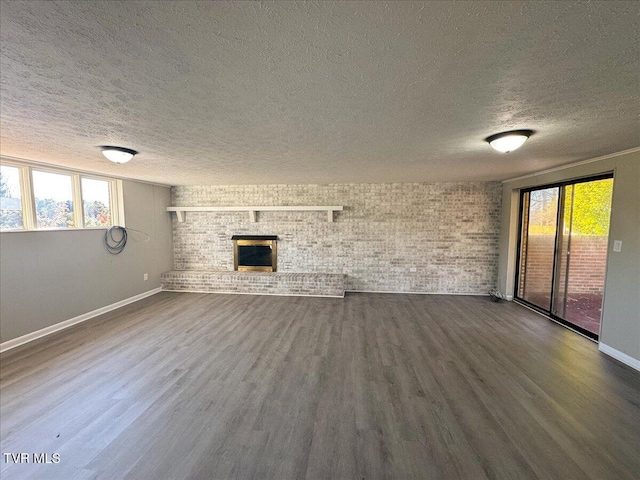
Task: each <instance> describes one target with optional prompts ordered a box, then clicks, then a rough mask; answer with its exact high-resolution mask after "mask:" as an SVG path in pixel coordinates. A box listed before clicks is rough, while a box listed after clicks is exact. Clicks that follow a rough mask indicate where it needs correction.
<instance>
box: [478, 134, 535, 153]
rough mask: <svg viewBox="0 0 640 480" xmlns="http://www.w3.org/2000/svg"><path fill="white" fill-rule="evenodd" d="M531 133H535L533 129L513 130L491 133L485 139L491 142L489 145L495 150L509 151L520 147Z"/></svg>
mask: <svg viewBox="0 0 640 480" xmlns="http://www.w3.org/2000/svg"><path fill="white" fill-rule="evenodd" d="M531 135H533V130H511V131H510V132H502V133H496V134H495V135H491V136H490V137H487V138H485V141H487V142H489V145H491V146H492V147H493V148H494V149H495V150H497V151H499V152H502V153H509V152H513V151H514V150H517V149H518V148H520V147H521V146H522V145H523V144H524V142H526V141H527V139H528V138H529V137H530V136H531Z"/></svg>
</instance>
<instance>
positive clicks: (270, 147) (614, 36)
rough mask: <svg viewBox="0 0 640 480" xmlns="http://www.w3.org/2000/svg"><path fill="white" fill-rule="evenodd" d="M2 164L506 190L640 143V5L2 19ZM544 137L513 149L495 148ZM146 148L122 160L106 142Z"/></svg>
mask: <svg viewBox="0 0 640 480" xmlns="http://www.w3.org/2000/svg"><path fill="white" fill-rule="evenodd" d="M0 12H1V15H0V18H1V24H0V27H1V32H2V33H1V35H2V37H1V44H0V46H1V51H2V57H1V63H0V74H1V80H2V85H1V88H2V89H1V92H0V93H1V102H0V107H1V112H0V113H1V123H0V135H1V138H0V147H1V149H0V153H1V154H2V155H6V156H12V157H19V158H24V159H29V160H34V161H41V162H47V163H52V164H57V165H64V166H67V167H71V168H77V169H82V170H89V171H94V172H100V173H105V174H112V175H117V176H122V177H129V178H137V179H142V180H147V181H152V182H158V183H165V184H171V185H196V184H198V185H199V184H251V183H345V182H414V181H426V182H429V181H453V180H501V179H505V178H509V177H514V176H518V175H522V174H526V173H530V172H534V171H539V170H542V169H546V168H551V167H554V166H558V165H562V164H566V163H571V162H574V161H577V160H582V159H586V158H592V157H596V156H600V155H604V154H608V153H612V152H617V151H621V150H625V149H629V148H633V147H637V146H638V145H640V123H639V114H640V100H639V94H640V43H639V37H638V35H639V31H640V29H639V15H640V3H638V2H615V1H602V2H597V1H590V2H579V1H571V2H561V1H556V2H529V1H527V2H508V1H499V2H483V1H470V2H451V1H446V2H381V1H380V2H363V3H359V2H339V3H330V2H285V1H282V2H277V3H269V2H259V3H257V2H256V3H242V2H187V1H174V2H156V1H146V2H143V1H124V2H117V1H85V0H82V1H73V2H57V1H56V2H54V1H41V2H38V1H28V2H18V1H14V2H4V1H3V2H2V6H1V10H0ZM519 128H530V129H533V130H535V131H536V132H537V133H536V134H535V135H534V136H533V137H532V138H531V139H530V140H529V142H527V143H526V144H525V146H524V147H523V148H522V149H521V150H519V151H517V152H514V153H512V154H509V155H504V154H498V153H496V152H494V151H492V150H491V149H490V147H489V146H488V145H487V144H486V143H485V142H484V141H483V139H484V138H485V137H486V136H488V135H490V134H492V133H496V132H500V131H503V130H508V129H519ZM103 144H113V145H120V146H124V147H130V148H134V149H136V150H139V151H140V154H139V155H138V156H137V157H136V158H135V159H134V160H133V161H131V162H130V163H129V164H126V165H113V164H110V163H109V162H108V161H107V160H106V159H104V158H103V157H102V155H101V154H100V153H99V151H98V150H97V149H96V146H97V145H103Z"/></svg>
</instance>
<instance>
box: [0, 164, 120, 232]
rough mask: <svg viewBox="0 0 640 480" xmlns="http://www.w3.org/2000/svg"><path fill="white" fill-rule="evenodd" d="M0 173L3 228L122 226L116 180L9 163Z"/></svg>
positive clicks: (117, 182) (118, 185)
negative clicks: (118, 224) (117, 224)
mask: <svg viewBox="0 0 640 480" xmlns="http://www.w3.org/2000/svg"><path fill="white" fill-rule="evenodd" d="M0 173H1V175H0V201H1V204H0V230H2V231H16V230H23V231H24V230H47V229H78V228H105V227H109V226H111V225H115V224H116V223H120V224H121V225H122V224H123V221H122V219H121V215H120V205H119V204H118V198H119V196H118V192H119V191H120V189H121V182H120V181H119V180H114V179H110V178H104V177H94V176H88V175H83V174H80V173H76V172H70V171H66V170H62V169H50V168H46V169H45V168H41V167H39V166H30V165H28V164H22V163H13V161H11V164H7V165H2V166H1V170H0ZM119 219H120V220H119Z"/></svg>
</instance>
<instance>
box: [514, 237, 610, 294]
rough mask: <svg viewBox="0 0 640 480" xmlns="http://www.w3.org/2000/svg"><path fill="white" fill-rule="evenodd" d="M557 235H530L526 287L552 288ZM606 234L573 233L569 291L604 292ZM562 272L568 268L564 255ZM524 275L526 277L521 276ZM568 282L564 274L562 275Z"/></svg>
mask: <svg viewBox="0 0 640 480" xmlns="http://www.w3.org/2000/svg"><path fill="white" fill-rule="evenodd" d="M554 242H555V238H554V236H553V235H530V236H529V239H528V245H527V266H526V267H527V279H526V282H527V283H526V291H527V292H528V293H534V292H548V290H549V285H550V283H549V282H550V275H551V271H552V268H553V248H554ZM607 244H608V237H606V236H588V235H573V236H572V237H571V254H570V255H569V256H570V262H571V263H570V265H569V282H568V291H569V292H572V293H592V292H597V293H602V292H603V291H604V275H605V270H606V266H607ZM560 261H561V262H562V265H561V267H560V271H561V275H564V271H565V270H566V263H565V262H566V256H564V255H562V256H561V257H560ZM521 278H522V277H521ZM560 281H561V282H564V276H563V277H562V278H561V279H560Z"/></svg>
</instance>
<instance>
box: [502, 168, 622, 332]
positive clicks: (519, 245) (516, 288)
mask: <svg viewBox="0 0 640 480" xmlns="http://www.w3.org/2000/svg"><path fill="white" fill-rule="evenodd" d="M608 178H614V177H613V172H606V173H602V174H598V175H592V176H588V177H580V178H576V179H572V180H563V181H562V182H556V183H549V184H542V185H536V186H534V187H527V188H523V189H521V190H520V203H519V208H520V213H519V218H518V242H517V247H516V248H517V251H516V279H515V283H514V291H513V299H514V300H516V301H517V302H519V303H522V304H523V305H525V306H527V307H529V308H531V309H532V310H535V311H537V312H539V313H541V314H543V315H545V316H546V317H549V318H550V319H551V320H553V321H555V322H557V323H560V324H561V325H563V326H565V327H567V328H569V329H571V330H574V331H576V332H578V333H579V334H580V335H584V336H585V337H587V338H590V339H591V340H594V341H596V342H597V341H598V339H599V337H600V335H599V333H598V334H596V333H593V332H590V331H589V330H587V329H585V328H582V327H580V326H578V325H575V324H573V323H571V322H569V321H568V320H565V319H564V318H562V317H559V316H557V315H555V314H554V313H553V312H552V310H553V303H554V299H555V296H556V293H557V292H556V283H557V281H556V276H557V274H558V235H559V232H560V229H561V228H562V225H560V218H561V215H562V211H563V209H562V208H561V207H562V206H563V205H564V202H565V200H566V199H565V198H564V197H565V194H564V192H565V190H564V188H563V187H566V186H567V185H576V184H579V183H587V182H595V181H598V180H606V179H608ZM547 188H559V189H560V190H559V192H558V193H559V195H558V211H557V212H556V235H555V240H554V249H553V271H552V278H551V300H550V304H549V310H545V309H543V308H541V307H539V306H538V305H534V304H533V303H531V302H528V301H527V300H525V299H523V298H520V296H519V293H520V265H521V261H522V258H521V255H522V236H523V233H524V232H523V231H522V226H523V224H524V208H523V207H524V196H525V194H526V193H529V194H530V193H531V192H533V191H536V190H544V189H547ZM529 208H531V201H529ZM527 213H528V212H527ZM528 233H529V232H528V229H527V232H526V234H527V235H528ZM608 262H609V256H608V255H607V263H608ZM600 328H601V329H602V313H601V314H600Z"/></svg>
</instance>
